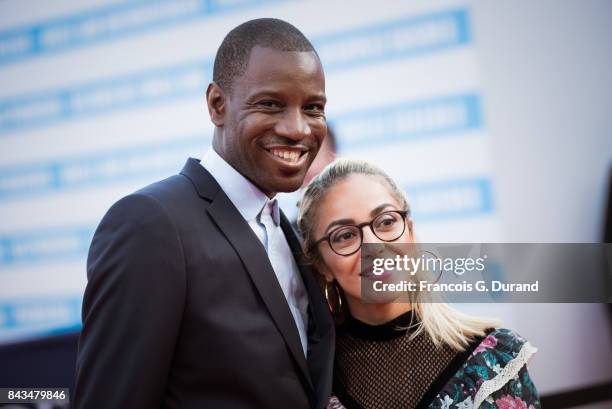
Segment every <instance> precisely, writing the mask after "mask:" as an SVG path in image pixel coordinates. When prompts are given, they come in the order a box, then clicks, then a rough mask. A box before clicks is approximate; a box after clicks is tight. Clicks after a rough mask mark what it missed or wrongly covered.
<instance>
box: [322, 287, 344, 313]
mask: <svg viewBox="0 0 612 409" xmlns="http://www.w3.org/2000/svg"><path fill="white" fill-rule="evenodd" d="M329 284H330V283H325V300H326V301H327V308H329V312H331V313H332V315H336V314H338V313H339V312H340V311H341V310H342V297H341V296H340V289H339V288H338V286H337V285H336V284H335V281H333V282H332V283H331V286H332V287H333V288H334V290H335V292H336V299H337V300H338V301H337V302H336V304H337V305H338V311H334V307H333V304H332V302H331V301H330V299H329Z"/></svg>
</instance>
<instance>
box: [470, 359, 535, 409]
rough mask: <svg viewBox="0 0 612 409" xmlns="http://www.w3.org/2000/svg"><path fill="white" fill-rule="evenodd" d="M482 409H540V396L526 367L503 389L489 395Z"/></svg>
mask: <svg viewBox="0 0 612 409" xmlns="http://www.w3.org/2000/svg"><path fill="white" fill-rule="evenodd" d="M480 407H481V408H482V409H493V408H495V409H541V407H542V406H541V405H540V396H539V394H538V390H537V389H536V388H535V385H534V384H533V382H532V380H531V377H530V376H529V371H528V370H527V367H526V366H524V367H522V368H521V370H520V371H519V373H518V374H517V376H515V377H514V378H513V379H512V380H510V381H509V382H508V383H507V384H506V385H504V387H503V388H501V389H500V390H498V391H496V392H494V393H492V394H491V395H489V396H488V397H487V398H486V399H485V401H484V402H483V403H482V405H480Z"/></svg>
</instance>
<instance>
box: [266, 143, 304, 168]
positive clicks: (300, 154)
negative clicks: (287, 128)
mask: <svg viewBox="0 0 612 409" xmlns="http://www.w3.org/2000/svg"><path fill="white" fill-rule="evenodd" d="M264 149H265V150H266V151H267V152H268V153H269V154H270V155H271V156H272V157H274V159H275V160H276V161H279V162H281V163H283V164H290V165H295V166H296V167H297V166H302V164H303V163H304V162H305V161H306V159H307V157H308V153H309V149H308V148H306V147H305V146H266V147H264Z"/></svg>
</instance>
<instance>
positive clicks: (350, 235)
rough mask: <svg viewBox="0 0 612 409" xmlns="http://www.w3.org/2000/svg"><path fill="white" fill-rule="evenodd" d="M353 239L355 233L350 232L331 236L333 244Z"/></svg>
mask: <svg viewBox="0 0 612 409" xmlns="http://www.w3.org/2000/svg"><path fill="white" fill-rule="evenodd" d="M354 238H355V232H353V231H351V230H347V231H342V232H338V233H336V234H334V235H333V237H332V241H333V242H335V243H341V242H343V241H347V240H352V239H354Z"/></svg>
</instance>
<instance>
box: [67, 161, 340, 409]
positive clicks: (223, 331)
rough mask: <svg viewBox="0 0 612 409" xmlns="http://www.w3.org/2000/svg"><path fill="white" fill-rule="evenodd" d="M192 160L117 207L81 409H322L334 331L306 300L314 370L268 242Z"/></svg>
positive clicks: (95, 301)
mask: <svg viewBox="0 0 612 409" xmlns="http://www.w3.org/2000/svg"><path fill="white" fill-rule="evenodd" d="M198 162H199V161H197V160H195V159H189V160H188V161H187V164H186V165H185V167H184V168H183V170H182V171H181V173H180V174H179V175H175V176H172V177H170V178H168V179H165V180H163V181H160V182H157V183H154V184H152V185H149V186H147V187H145V188H143V189H141V190H139V191H138V192H135V193H133V194H131V195H129V196H127V197H125V198H123V199H121V200H120V201H118V202H117V203H115V204H114V205H113V206H112V207H111V209H110V210H109V211H108V213H107V214H106V215H105V216H104V218H103V219H102V221H101V222H100V225H99V226H98V229H97V230H96V233H95V235H94V238H93V241H92V244H91V247H90V250H89V257H88V260H87V275H88V284H87V289H86V291H85V297H84V301H83V331H82V335H81V338H80V342H79V354H78V360H77V380H76V387H75V393H74V397H73V400H74V404H75V405H74V407H76V408H78V409H85V408H86V409H93V408H104V409H109V408H112V409H119V408H126V409H138V408H143V409H145V408H146V409H151V408H159V407H162V408H183V409H187V408H198V409H202V408H215V409H222V408H262V409H273V408H291V409H307V408H323V407H324V406H325V404H326V402H327V398H328V396H329V394H330V391H331V381H332V366H333V345H334V328H333V322H332V319H331V317H330V315H329V313H328V311H327V309H326V305H325V303H324V300H323V297H322V295H321V293H320V290H319V288H318V286H317V283H316V280H315V277H314V273H313V272H312V271H311V270H310V269H309V267H308V266H307V265H306V264H305V263H304V262H303V260H302V257H301V256H302V253H301V249H300V245H299V242H298V240H297V238H296V236H295V234H294V232H293V231H292V230H291V227H290V225H289V222H288V221H287V219H286V218H285V217H284V215H283V216H281V217H282V219H281V227H282V229H283V231H284V233H285V235H286V237H287V240H288V242H289V245H290V247H291V249H292V250H293V252H294V255H295V257H296V261H297V263H298V265H299V267H300V270H301V273H302V276H303V279H304V283H305V286H306V289H307V291H308V294H309V299H310V307H309V328H308V359H306V358H305V357H304V353H303V350H302V347H301V343H300V340H299V335H298V331H297V327H296V325H295V322H294V320H293V317H292V315H291V312H290V310H289V307H288V305H287V301H286V299H285V296H284V295H283V292H282V290H281V287H280V285H279V284H278V281H277V279H276V276H275V274H274V271H273V269H272V266H271V264H270V262H269V259H268V256H267V254H266V251H265V249H264V247H263V246H262V244H261V242H260V241H259V239H258V238H257V236H256V235H255V233H254V232H253V230H252V229H251V227H250V226H249V225H248V223H247V222H246V221H245V220H244V219H243V218H242V216H241V215H240V213H239V212H238V210H237V209H236V208H235V207H234V205H233V204H232V203H231V202H230V200H229V199H228V197H227V195H226V194H225V193H224V192H223V190H221V188H220V187H219V185H218V184H217V183H216V181H215V180H214V178H213V177H212V176H211V175H210V174H209V173H208V172H207V171H206V170H205V169H204V168H203V167H202V166H201V165H200V164H199V163H198Z"/></svg>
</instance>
